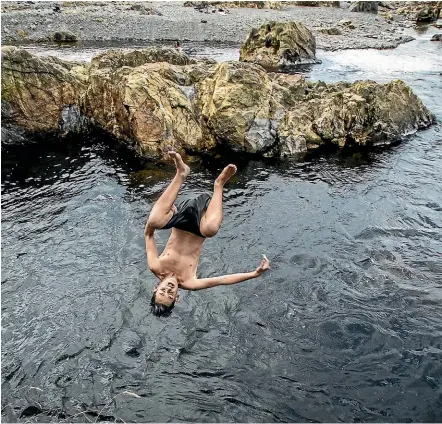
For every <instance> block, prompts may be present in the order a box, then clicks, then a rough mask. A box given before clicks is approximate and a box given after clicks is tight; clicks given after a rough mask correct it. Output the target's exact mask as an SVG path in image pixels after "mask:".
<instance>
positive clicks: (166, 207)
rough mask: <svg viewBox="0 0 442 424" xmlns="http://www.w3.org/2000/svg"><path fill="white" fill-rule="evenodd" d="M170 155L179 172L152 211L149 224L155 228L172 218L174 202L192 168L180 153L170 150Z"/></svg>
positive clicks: (161, 226) (160, 226)
mask: <svg viewBox="0 0 442 424" xmlns="http://www.w3.org/2000/svg"><path fill="white" fill-rule="evenodd" d="M169 155H170V157H171V158H172V159H173V160H174V162H175V166H176V168H177V172H176V174H175V177H174V178H173V180H172V182H171V183H170V184H169V186H168V187H167V188H166V190H165V191H164V193H163V194H162V195H161V196H160V198H159V199H158V200H157V201H156V202H155V204H154V206H153V208H152V210H151V212H150V215H149V225H150V226H151V227H152V228H155V229H160V228H163V227H164V226H165V225H166V224H167V223H168V222H169V221H170V218H172V216H173V206H174V205H173V204H174V202H175V200H176V198H177V196H178V192H179V191H180V188H181V186H182V185H183V183H184V181H185V179H186V177H187V176H188V175H189V173H190V168H189V167H188V166H187V165H186V164H185V163H184V162H183V159H182V158H181V156H180V155H179V153H176V152H169Z"/></svg>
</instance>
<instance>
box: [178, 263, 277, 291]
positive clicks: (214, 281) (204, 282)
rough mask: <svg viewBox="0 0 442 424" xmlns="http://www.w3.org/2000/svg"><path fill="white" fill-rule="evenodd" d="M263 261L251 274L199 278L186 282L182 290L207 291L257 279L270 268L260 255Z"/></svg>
mask: <svg viewBox="0 0 442 424" xmlns="http://www.w3.org/2000/svg"><path fill="white" fill-rule="evenodd" d="M262 256H263V259H262V261H261V264H260V265H259V267H258V268H256V270H255V271H252V272H242V273H239V274H228V275H222V276H220V277H210V278H199V279H194V280H192V281H189V282H186V283H185V284H183V285H182V287H183V289H187V290H202V289H208V288H210V287H216V286H222V285H228V284H237V283H241V282H243V281H246V280H250V279H251V278H256V277H259V276H260V275H261V274H263V273H264V272H266V271H267V270H268V269H269V268H270V261H269V260H268V259H267V258H266V256H265V255H262Z"/></svg>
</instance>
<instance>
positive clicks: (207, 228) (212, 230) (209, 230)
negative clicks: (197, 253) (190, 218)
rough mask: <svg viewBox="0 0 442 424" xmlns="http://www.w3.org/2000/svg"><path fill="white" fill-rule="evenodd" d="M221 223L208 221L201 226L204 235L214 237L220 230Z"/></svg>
mask: <svg viewBox="0 0 442 424" xmlns="http://www.w3.org/2000/svg"><path fill="white" fill-rule="evenodd" d="M219 227H220V225H219V224H218V223H211V222H208V223H206V224H205V225H204V226H202V228H200V231H201V234H202V235H203V236H204V237H207V238H209V237H213V236H214V235H215V234H216V233H217V232H218V230H219Z"/></svg>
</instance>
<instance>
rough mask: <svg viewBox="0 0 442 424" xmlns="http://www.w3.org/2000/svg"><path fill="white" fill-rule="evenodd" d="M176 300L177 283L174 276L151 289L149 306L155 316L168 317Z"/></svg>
mask: <svg viewBox="0 0 442 424" xmlns="http://www.w3.org/2000/svg"><path fill="white" fill-rule="evenodd" d="M177 300H178V281H177V279H176V278H175V276H173V275H172V276H168V277H166V278H164V279H163V280H162V281H161V282H160V283H159V284H157V285H156V286H155V287H154V289H153V295H152V299H151V300H150V306H151V307H152V313H153V314H154V315H156V316H158V317H159V316H169V315H170V314H171V313H172V309H173V307H174V306H175V302H176V301H177Z"/></svg>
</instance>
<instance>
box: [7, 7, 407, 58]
mask: <svg viewBox="0 0 442 424" xmlns="http://www.w3.org/2000/svg"><path fill="white" fill-rule="evenodd" d="M291 3H292V2H291ZM396 3H397V2H396ZM405 3H406V2H404V4H405ZM206 12H208V13H206ZM1 19H2V33H1V40H2V44H3V45H4V44H8V43H14V44H20V43H25V42H38V41H48V40H53V39H54V34H55V33H57V32H63V31H69V32H71V33H73V34H75V36H76V37H77V39H78V40H80V41H108V40H114V41H130V40H138V41H143V40H145V41H158V40H171V41H172V40H177V39H178V40H181V41H182V42H184V43H185V42H186V40H187V41H198V42H204V41H207V42H222V43H229V42H231V43H238V44H240V43H243V42H244V40H245V39H246V38H247V35H248V34H249V32H250V30H251V28H252V27H259V26H261V25H262V24H264V23H267V22H269V21H277V22H289V21H297V22H301V23H303V24H304V25H306V26H307V27H308V28H309V29H310V30H311V31H312V33H313V35H314V36H315V38H316V47H317V48H318V49H323V50H339V49H365V48H375V49H388V48H394V47H396V46H398V45H399V44H401V43H404V42H407V41H410V40H411V39H412V37H410V36H409V35H406V34H405V33H404V31H405V30H406V27H408V26H411V25H412V23H411V22H409V21H402V20H400V21H399V20H398V21H395V20H392V19H385V18H384V17H382V16H380V15H377V14H372V13H356V12H351V11H350V10H349V9H348V4H346V3H345V2H341V7H340V8H336V7H308V6H294V5H291V4H284V3H282V6H281V8H280V9H279V10H277V9H256V8H231V9H229V13H228V14H224V13H220V12H219V11H218V10H217V9H216V8H213V7H209V8H208V9H207V10H206V11H199V10H197V9H195V8H193V7H184V2H167V3H166V2H118V1H117V2H73V1H69V2H68V1H65V2H21V3H18V4H17V2H4V3H3V4H2V16H1Z"/></svg>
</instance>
